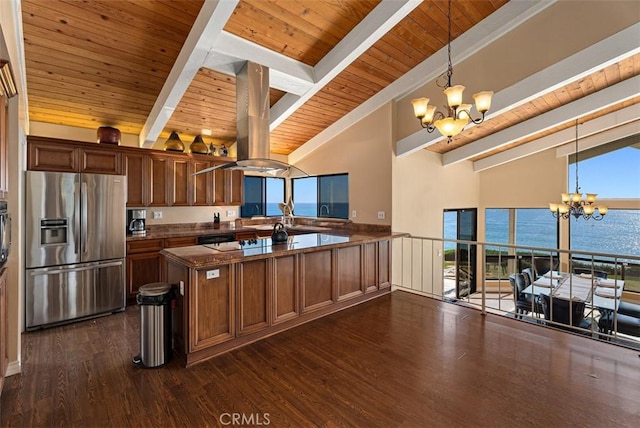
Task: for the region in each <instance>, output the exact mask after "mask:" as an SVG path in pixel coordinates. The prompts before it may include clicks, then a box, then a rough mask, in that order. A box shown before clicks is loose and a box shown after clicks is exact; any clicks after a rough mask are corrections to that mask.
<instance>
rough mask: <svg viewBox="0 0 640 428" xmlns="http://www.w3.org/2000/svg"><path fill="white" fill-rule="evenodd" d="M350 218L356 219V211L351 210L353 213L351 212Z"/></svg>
mask: <svg viewBox="0 0 640 428" xmlns="http://www.w3.org/2000/svg"><path fill="white" fill-rule="evenodd" d="M351 217H353V218H356V217H357V214H356V210H353V211H352V212H351Z"/></svg>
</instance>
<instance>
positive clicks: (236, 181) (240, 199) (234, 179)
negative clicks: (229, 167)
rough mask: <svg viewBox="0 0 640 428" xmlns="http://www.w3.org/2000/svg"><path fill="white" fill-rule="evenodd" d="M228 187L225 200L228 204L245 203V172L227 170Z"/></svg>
mask: <svg viewBox="0 0 640 428" xmlns="http://www.w3.org/2000/svg"><path fill="white" fill-rule="evenodd" d="M226 172H227V175H228V177H227V181H226V185H227V188H226V189H225V195H226V196H225V201H226V203H227V205H242V204H243V203H244V173H243V172H242V171H226Z"/></svg>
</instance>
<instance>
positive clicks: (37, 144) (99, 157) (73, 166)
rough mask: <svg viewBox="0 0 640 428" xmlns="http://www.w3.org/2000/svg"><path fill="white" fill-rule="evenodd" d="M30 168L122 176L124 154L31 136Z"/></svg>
mask: <svg viewBox="0 0 640 428" xmlns="http://www.w3.org/2000/svg"><path fill="white" fill-rule="evenodd" d="M27 141H28V143H29V146H28V150H27V169H29V170H32V171H57V172H87V173H94V174H114V175H121V174H122V172H123V171H122V153H121V152H120V151H118V150H114V148H112V147H103V146H99V145H97V144H92V143H79V142H74V141H67V140H58V139H53V138H44V137H32V136H30V137H28V139H27Z"/></svg>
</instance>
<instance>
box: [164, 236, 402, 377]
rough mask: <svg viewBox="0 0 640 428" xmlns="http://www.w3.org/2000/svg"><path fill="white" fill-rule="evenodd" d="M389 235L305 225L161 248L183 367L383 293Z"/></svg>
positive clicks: (176, 347) (386, 290)
mask: <svg viewBox="0 0 640 428" xmlns="http://www.w3.org/2000/svg"><path fill="white" fill-rule="evenodd" d="M393 238H394V235H392V234H390V233H382V232H373V233H366V232H358V233H340V234H338V233H311V234H306V235H295V236H289V238H288V240H287V242H286V243H282V244H275V245H272V244H271V239H269V238H266V239H258V240H251V241H244V242H243V241H235V242H227V243H222V244H212V245H197V246H188V247H179V248H170V249H164V250H162V251H161V254H163V255H164V256H165V260H166V268H167V280H168V282H169V283H171V284H176V285H177V288H178V293H177V299H176V300H177V304H176V308H175V311H174V322H173V335H174V336H173V338H174V351H175V354H176V355H177V356H178V357H179V358H180V359H181V360H182V362H183V363H184V365H185V366H187V367H188V366H190V365H193V364H195V363H197V362H199V361H202V360H205V359H207V358H210V357H213V356H215V355H218V354H220V353H223V352H226V351H229V350H231V349H235V348H238V347H241V346H243V345H246V344H248V343H251V342H255V341H257V340H260V339H262V338H265V337H267V336H271V335H273V334H276V333H278V332H280V331H283V330H286V329H289V328H291V327H295V326H297V325H300V324H302V323H305V322H308V321H311V320H314V319H317V318H320V317H323V316H325V315H327V314H330V313H333V312H336V311H339V310H341V309H344V308H347V307H350V306H353V305H356V304H359V303H362V302H364V301H367V300H370V299H373V298H375V297H379V296H382V295H385V294H388V293H389V292H390V290H391V286H390V285H391V240H392V239H393ZM354 328H356V329H357V328H362V326H354Z"/></svg>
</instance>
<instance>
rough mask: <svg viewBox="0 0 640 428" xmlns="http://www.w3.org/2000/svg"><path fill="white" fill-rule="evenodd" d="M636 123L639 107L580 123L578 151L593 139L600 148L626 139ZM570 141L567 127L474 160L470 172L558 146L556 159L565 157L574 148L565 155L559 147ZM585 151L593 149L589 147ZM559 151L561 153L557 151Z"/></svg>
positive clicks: (572, 133)
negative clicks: (605, 144) (606, 142)
mask: <svg viewBox="0 0 640 428" xmlns="http://www.w3.org/2000/svg"><path fill="white" fill-rule="evenodd" d="M639 119H640V104H635V105H633V106H629V107H626V108H624V109H622V110H618V111H615V112H613V113H609V114H607V115H605V116H600V117H598V118H595V119H593V120H590V121H587V122H584V123H583V124H581V127H580V133H581V137H580V139H579V147H580V150H584V149H586V148H588V147H587V145H586V142H585V141H587V140H589V141H595V138H596V137H597V140H598V141H601V143H600V144H602V142H605V141H613V140H617V139H620V138H624V137H626V136H628V135H632V134H634V133H638V132H640V131H639V130H638V128H639V127H640V122H639V121H638V120H639ZM634 121H635V122H634ZM620 124H623V125H620ZM603 130H604V132H603ZM574 140H575V128H573V127H571V128H567V129H563V130H562V131H559V132H556V133H554V134H551V135H547V136H545V137H542V138H538V139H536V140H534V141H532V142H530V143H528V144H522V145H520V146H516V147H513V148H511V149H509V150H505V151H503V152H500V153H496V154H495V155H491V156H487V157H486V158H483V159H480V160H477V161H475V162H474V163H473V170H474V171H475V172H480V171H484V170H487V169H490V168H493V167H496V166H499V165H503V164H505V163H508V162H511V161H514V160H517V159H522V158H525V157H527V156H531V155H533V154H536V153H540V152H542V151H545V150H548V149H551V148H553V147H558V146H561V147H558V152H557V156H558V157H560V156H566V155H569V154H571V153H573V152H574V151H575V146H574V145H573V144H570V145H569V146H570V149H571V153H569V152H568V151H567V152H566V153H565V151H566V150H568V149H565V148H563V147H564V146H563V145H565V144H567V143H569V142H573V141H574ZM589 144H591V143H589ZM569 146H567V147H569ZM589 147H593V146H591V145H589ZM561 149H562V150H565V151H561Z"/></svg>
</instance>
